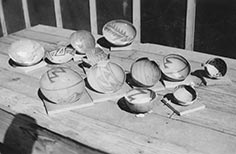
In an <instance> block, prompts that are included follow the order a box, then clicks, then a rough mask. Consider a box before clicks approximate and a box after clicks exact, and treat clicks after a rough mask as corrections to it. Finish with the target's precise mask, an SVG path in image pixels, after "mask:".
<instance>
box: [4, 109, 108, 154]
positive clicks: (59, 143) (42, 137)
mask: <svg viewBox="0 0 236 154" xmlns="http://www.w3.org/2000/svg"><path fill="white" fill-rule="evenodd" d="M0 132H1V133H0V153H2V154H17V153H25V154H43V153H44V154H46V153H56V154H78V153H83V154H105V152H102V151H99V150H96V149H93V148H91V147H89V146H87V145H84V144H82V143H79V142H76V141H74V140H72V139H70V138H68V137H64V136H62V135H58V134H57V133H55V132H53V131H50V130H48V129H46V128H44V127H41V126H39V125H38V124H37V121H36V119H34V118H33V117H31V116H29V115H26V114H23V113H19V114H12V113H10V112H7V111H4V110H3V109H0ZM16 145H17V146H16Z"/></svg>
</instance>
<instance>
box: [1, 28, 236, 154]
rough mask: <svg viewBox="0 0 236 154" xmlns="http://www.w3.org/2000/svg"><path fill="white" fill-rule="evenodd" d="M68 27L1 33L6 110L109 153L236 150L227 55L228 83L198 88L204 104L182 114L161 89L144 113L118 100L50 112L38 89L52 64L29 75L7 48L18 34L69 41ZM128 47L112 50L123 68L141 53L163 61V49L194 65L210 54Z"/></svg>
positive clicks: (51, 41)
mask: <svg viewBox="0 0 236 154" xmlns="http://www.w3.org/2000/svg"><path fill="white" fill-rule="evenodd" d="M72 32H73V31H71V30H64V29H61V28H55V27H50V26H43V25H38V26H36V27H32V28H31V29H27V30H22V31H19V32H17V33H14V34H12V35H9V36H6V37H3V38H0V58H1V59H0V60H1V62H0V64H1V66H0V71H1V74H2V75H1V76H0V83H1V84H0V93H1V96H0V98H1V99H0V100H1V101H0V104H2V105H3V106H4V107H6V108H5V110H13V111H15V112H17V113H25V114H28V115H30V116H31V117H34V118H35V119H36V120H37V123H38V124H39V125H41V126H44V127H45V128H48V129H50V130H52V131H55V132H57V133H60V134H63V135H64V136H67V137H70V138H73V139H74V140H76V141H78V142H82V143H85V144H87V145H89V146H92V147H94V148H96V149H101V150H102V151H106V152H109V153H117V154H118V153H122V154H123V153H137V154H138V153H145V154H146V153H150V154H151V153H216V154H217V153H219V154H221V153H232V154H233V153H235V152H236V147H235V146H234V145H235V143H236V130H235V128H236V122H235V121H236V114H235V113H236V104H235V100H236V95H235V93H236V86H235V83H234V82H235V79H236V71H235V67H236V62H235V60H234V59H230V58H224V57H223V58H224V60H226V62H227V64H228V66H229V67H228V72H227V76H228V77H229V79H230V80H231V81H232V83H230V84H214V85H210V86H202V87H199V88H197V89H196V90H197V92H198V95H199V97H198V101H199V102H201V103H203V104H204V105H206V108H205V109H203V110H201V111H197V112H194V113H191V114H187V115H183V116H177V115H173V114H172V113H173V112H172V111H171V110H170V109H169V108H167V107H166V106H165V105H163V103H161V101H160V100H161V98H162V96H163V95H164V94H166V93H169V92H172V89H166V90H165V89H163V91H158V93H157V94H158V96H159V97H158V99H157V100H156V101H155V106H154V108H153V112H152V113H149V114H146V115H145V116H144V117H143V118H137V117H136V116H135V114H132V113H130V112H128V111H127V110H126V108H125V106H122V105H124V104H122V101H121V99H119V100H115V101H114V100H109V101H106V102H103V103H98V104H96V105H93V106H91V107H88V108H83V109H77V110H73V111H68V112H64V113H61V114H58V115H55V116H52V117H48V116H47V115H46V113H45V110H44V106H43V103H42V102H41V100H40V99H39V98H38V95H37V91H38V88H39V84H38V83H39V79H40V76H41V74H42V73H43V72H45V71H46V70H47V69H48V67H50V66H47V68H44V69H41V70H37V71H36V72H34V73H30V74H25V73H24V72H19V71H16V70H14V69H12V68H11V67H9V65H8V63H7V62H8V55H7V47H9V46H10V44H11V43H12V42H13V41H15V40H18V39H20V38H30V39H34V40H37V41H39V42H40V43H42V44H55V43H56V42H57V41H60V40H68V38H69V36H70V34H71V33H72ZM96 38H99V36H96ZM132 48H133V49H132V50H116V51H111V60H112V61H114V62H116V63H119V64H120V65H121V66H122V67H123V68H124V69H125V70H126V71H127V72H128V71H129V69H130V66H131V64H132V62H134V61H135V60H136V59H137V58H139V57H143V56H145V57H146V56H147V57H150V58H153V59H155V60H156V61H157V62H161V61H162V58H163V56H165V55H166V54H169V53H179V54H181V55H184V57H186V59H188V60H189V62H190V64H191V66H192V68H193V70H195V69H198V68H200V66H201V63H202V62H204V61H205V60H207V59H208V58H211V57H212V56H213V55H207V54H201V53H198V52H188V51H185V50H181V49H176V48H168V47H164V46H159V45H152V44H134V45H132ZM193 55H194V56H193ZM67 65H68V66H71V67H72V68H73V69H78V68H77V66H72V65H76V64H74V63H70V64H67ZM4 107H2V108H4Z"/></svg>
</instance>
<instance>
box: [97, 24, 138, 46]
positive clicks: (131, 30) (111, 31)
mask: <svg viewBox="0 0 236 154" xmlns="http://www.w3.org/2000/svg"><path fill="white" fill-rule="evenodd" d="M102 33H103V36H104V37H105V38H106V40H107V41H109V42H110V43H112V44H114V45H117V46H125V45H128V44H131V43H132V42H133V40H134V38H135V36H136V29H135V27H134V26H133V24H132V23H130V22H128V21H126V20H112V21H110V22H108V23H106V24H105V25H104V26H103V29H102Z"/></svg>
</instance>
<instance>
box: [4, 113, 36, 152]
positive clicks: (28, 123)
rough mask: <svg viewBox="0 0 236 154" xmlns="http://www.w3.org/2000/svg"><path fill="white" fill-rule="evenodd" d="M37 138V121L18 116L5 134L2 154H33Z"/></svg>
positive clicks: (23, 115)
mask: <svg viewBox="0 0 236 154" xmlns="http://www.w3.org/2000/svg"><path fill="white" fill-rule="evenodd" d="M37 138H38V134H37V127H36V120H35V119H33V118H31V117H29V116H27V115H25V114H17V115H16V116H15V118H14V119H13V120H12V122H11V124H10V126H9V127H8V129H7V131H6V133H5V136H4V141H3V143H0V153H1V154H31V153H32V149H33V146H34V142H35V141H36V140H37Z"/></svg>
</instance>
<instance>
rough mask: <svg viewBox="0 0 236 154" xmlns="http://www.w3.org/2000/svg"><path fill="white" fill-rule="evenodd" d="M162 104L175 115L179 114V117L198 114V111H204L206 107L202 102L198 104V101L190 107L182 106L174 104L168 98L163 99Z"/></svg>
mask: <svg viewBox="0 0 236 154" xmlns="http://www.w3.org/2000/svg"><path fill="white" fill-rule="evenodd" d="M161 102H162V103H164V104H165V105H166V106H167V107H168V108H169V109H171V110H172V111H173V112H174V113H175V114H177V115H179V116H182V115H185V114H189V113H192V112H196V111H199V110H202V109H204V108H205V107H206V106H205V105H204V104H202V103H201V102H198V101H196V102H194V103H193V104H191V105H188V106H181V105H178V104H175V103H172V102H171V101H170V100H168V99H167V98H163V99H162V100H161Z"/></svg>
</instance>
